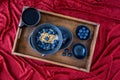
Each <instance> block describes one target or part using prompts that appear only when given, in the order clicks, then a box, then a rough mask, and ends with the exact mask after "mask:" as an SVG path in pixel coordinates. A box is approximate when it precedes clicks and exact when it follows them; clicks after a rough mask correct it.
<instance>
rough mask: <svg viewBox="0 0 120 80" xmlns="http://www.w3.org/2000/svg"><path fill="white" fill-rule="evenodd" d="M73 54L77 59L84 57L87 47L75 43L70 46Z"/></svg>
mask: <svg viewBox="0 0 120 80" xmlns="http://www.w3.org/2000/svg"><path fill="white" fill-rule="evenodd" d="M72 52H73V55H74V56H75V57H76V58H77V59H84V58H85V57H86V55H87V49H86V47H85V46H84V45H83V44H80V43H78V44H75V45H74V46H73V48H72Z"/></svg>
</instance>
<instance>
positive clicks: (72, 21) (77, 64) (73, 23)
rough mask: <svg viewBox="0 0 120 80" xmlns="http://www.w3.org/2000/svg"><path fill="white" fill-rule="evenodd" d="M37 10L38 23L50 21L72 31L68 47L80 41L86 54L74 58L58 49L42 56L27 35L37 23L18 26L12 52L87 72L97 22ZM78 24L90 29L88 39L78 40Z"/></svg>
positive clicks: (92, 51)
mask: <svg viewBox="0 0 120 80" xmlns="http://www.w3.org/2000/svg"><path fill="white" fill-rule="evenodd" d="M39 11H40V14H41V20H40V23H39V24H38V25H40V24H42V23H51V24H54V25H56V26H64V27H66V28H68V29H69V30H70V31H71V32H72V33H73V43H72V44H71V46H70V47H68V48H69V49H70V50H71V49H72V47H73V45H74V44H76V43H82V44H84V45H85V47H86V48H87V50H88V55H87V56H86V57H85V58H84V59H81V60H79V59H76V58H75V57H74V56H72V57H68V56H62V53H63V51H64V49H63V50H60V51H58V52H57V53H55V54H51V55H46V56H45V57H42V56H41V54H40V53H38V52H37V51H35V50H34V49H33V48H32V47H31V46H30V44H29V36H30V34H31V32H32V31H33V30H34V29H35V28H36V27H37V26H38V25H37V26H31V27H24V28H18V31H17V34H16V38H15V42H14V46H13V50H12V54H14V55H19V56H23V57H29V58H32V59H37V60H41V61H45V62H49V63H53V64H57V65H61V66H65V67H69V68H72V69H77V70H82V71H86V72H89V71H90V66H91V61H92V57H93V53H94V47H95V43H96V39H97V34H98V30H99V24H98V23H94V22H90V21H87V20H82V19H77V18H73V17H69V16H64V15H61V14H57V13H53V12H48V11H44V10H39ZM78 25H86V26H87V27H88V28H89V29H90V31H91V37H90V39H88V40H79V39H78V38H77V37H76V35H75V30H76V28H77V26H78Z"/></svg>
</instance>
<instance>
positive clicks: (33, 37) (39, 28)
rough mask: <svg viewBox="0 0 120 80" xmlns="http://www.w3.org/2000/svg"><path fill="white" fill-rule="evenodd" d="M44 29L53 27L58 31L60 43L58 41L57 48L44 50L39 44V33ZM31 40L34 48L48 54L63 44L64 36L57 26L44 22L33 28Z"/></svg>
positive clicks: (54, 51)
mask: <svg viewBox="0 0 120 80" xmlns="http://www.w3.org/2000/svg"><path fill="white" fill-rule="evenodd" d="M43 29H45V30H46V31H47V29H52V30H54V31H55V32H56V33H57V36H58V43H57V46H56V47H55V48H53V49H51V50H44V49H42V48H40V47H39V46H38V42H37V36H38V33H39V32H40V31H42V30H43ZM52 34H54V33H52ZM29 42H30V44H31V46H32V47H33V49H35V50H36V51H38V52H40V53H41V54H44V55H46V54H54V53H56V52H57V51H58V50H59V49H60V48H61V46H62V42H63V38H62V33H61V31H60V30H59V29H58V28H57V27H56V26H54V25H52V24H49V23H44V24H41V25H39V26H38V27H37V28H35V29H34V30H33V32H32V33H31V35H30V37H29Z"/></svg>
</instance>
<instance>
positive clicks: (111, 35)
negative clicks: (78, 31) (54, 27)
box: [0, 0, 120, 80]
mask: <svg viewBox="0 0 120 80" xmlns="http://www.w3.org/2000/svg"><path fill="white" fill-rule="evenodd" d="M25 5H26V6H32V7H35V8H38V9H43V10H48V11H52V12H56V13H60V14H64V15H68V16H72V17H76V18H82V19H86V20H91V21H94V22H97V23H100V25H101V26H100V30H99V35H98V38H97V43H96V47H95V52H94V57H93V60H92V66H91V72H90V73H86V72H82V71H77V70H73V69H69V68H65V67H61V66H57V65H53V64H49V63H45V62H42V61H37V60H32V59H28V58H23V57H19V56H14V55H12V54H11V50H12V47H13V43H14V39H15V35H16V30H17V28H18V27H17V26H18V23H19V19H20V15H21V11H22V8H23V6H25ZM0 80H120V0H0Z"/></svg>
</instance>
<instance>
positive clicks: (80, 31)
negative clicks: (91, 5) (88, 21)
mask: <svg viewBox="0 0 120 80" xmlns="http://www.w3.org/2000/svg"><path fill="white" fill-rule="evenodd" d="M90 35H91V32H90V29H89V28H88V27H87V26H85V25H79V26H78V27H77V28H76V36H77V37H78V38H79V39H80V40H87V39H89V38H90Z"/></svg>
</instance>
